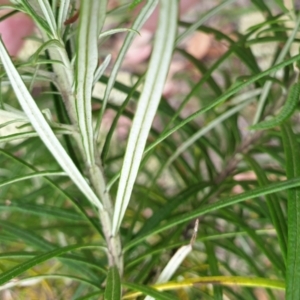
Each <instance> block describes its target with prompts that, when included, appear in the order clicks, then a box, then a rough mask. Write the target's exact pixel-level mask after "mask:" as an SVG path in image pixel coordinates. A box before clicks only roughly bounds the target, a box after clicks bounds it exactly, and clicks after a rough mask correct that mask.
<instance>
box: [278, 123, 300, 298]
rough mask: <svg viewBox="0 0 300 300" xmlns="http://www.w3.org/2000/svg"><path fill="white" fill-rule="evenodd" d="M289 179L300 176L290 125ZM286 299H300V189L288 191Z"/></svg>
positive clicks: (285, 137)
mask: <svg viewBox="0 0 300 300" xmlns="http://www.w3.org/2000/svg"><path fill="white" fill-rule="evenodd" d="M281 130H282V141H283V145H284V152H285V158H286V173H287V177H288V178H295V177H297V176H299V175H300V160H299V144H298V143H296V136H295V134H294V133H293V131H292V129H291V125H290V124H289V123H285V124H283V125H282V126H281ZM287 219H288V251H287V274H286V299H287V300H292V299H293V300H294V299H299V298H300V285H299V282H300V255H299V249H300V188H299V187H297V188H294V189H289V190H288V216H287Z"/></svg>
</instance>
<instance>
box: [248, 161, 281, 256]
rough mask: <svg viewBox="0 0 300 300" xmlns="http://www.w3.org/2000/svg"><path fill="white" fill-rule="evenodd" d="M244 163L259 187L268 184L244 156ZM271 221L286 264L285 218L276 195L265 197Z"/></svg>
mask: <svg viewBox="0 0 300 300" xmlns="http://www.w3.org/2000/svg"><path fill="white" fill-rule="evenodd" d="M245 158H246V162H247V163H249V164H250V165H251V167H252V169H253V171H254V172H255V174H256V176H257V180H258V182H259V184H260V186H266V185H268V184H269V180H268V178H267V176H266V175H265V171H264V170H263V169H262V168H261V167H260V166H259V164H258V163H257V162H256V161H255V160H254V159H253V158H251V157H249V156H245ZM266 200H267V205H268V209H269V213H270V216H271V221H272V223H273V226H274V228H275V229H276V233H277V237H278V241H279V246H280V249H281V253H282V257H283V260H284V261H285V262H286V258H287V224H286V220H285V216H284V214H283V212H282V208H281V206H280V202H279V197H278V196H277V195H276V194H270V195H268V196H266Z"/></svg>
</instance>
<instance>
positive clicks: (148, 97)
mask: <svg viewBox="0 0 300 300" xmlns="http://www.w3.org/2000/svg"><path fill="white" fill-rule="evenodd" d="M176 18H177V3H176V2H174V1H173V0H164V1H161V4H160V17H159V25H158V29H157V32H156V37H155V42H154V46H153V52H152V56H151V60H150V64H149V71H148V73H147V75H146V79H145V85H144V89H143V92H142V94H141V98H140V99H139V103H138V107H137V111H136V114H135V117H134V120H133V124H132V129H131V131H130V135H129V139H128V144H127V149H126V153H125V157H124V162H123V166H122V171H121V178H120V182H119V187H118V193H117V198H116V204H115V212H114V217H113V234H116V232H117V231H118V229H119V227H120V224H121V222H122V219H123V216H124V214H125V210H126V208H127V205H128V203H129V200H130V197H131V192H132V188H133V185H134V182H135V179H136V176H137V172H138V169H139V166H140V163H141V159H142V155H143V151H144V148H145V144H146V141H147V137H148V134H149V131H150V128H151V124H152V121H153V118H154V115H155V113H156V110H157V107H158V104H159V100H160V98H161V94H162V91H163V86H164V82H165V79H166V76H167V72H168V68H169V63H170V60H171V57H172V52H173V45H174V40H175V34H176Z"/></svg>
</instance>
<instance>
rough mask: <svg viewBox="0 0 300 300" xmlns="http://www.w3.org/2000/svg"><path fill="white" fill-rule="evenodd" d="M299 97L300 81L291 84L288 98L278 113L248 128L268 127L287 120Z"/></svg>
mask: <svg viewBox="0 0 300 300" xmlns="http://www.w3.org/2000/svg"><path fill="white" fill-rule="evenodd" d="M299 97H300V83H295V84H293V85H292V87H291V89H290V92H289V95H288V98H287V100H286V102H285V103H284V106H283V107H282V110H281V111H280V113H279V114H278V115H277V116H276V117H274V118H272V119H270V120H266V121H263V122H260V123H258V124H255V125H252V126H250V129H269V128H272V127H275V126H278V125H280V124H281V123H282V122H284V121H285V120H287V119H288V118H289V117H290V116H291V115H292V114H293V112H294V111H295V109H296V107H297V104H298V101H299Z"/></svg>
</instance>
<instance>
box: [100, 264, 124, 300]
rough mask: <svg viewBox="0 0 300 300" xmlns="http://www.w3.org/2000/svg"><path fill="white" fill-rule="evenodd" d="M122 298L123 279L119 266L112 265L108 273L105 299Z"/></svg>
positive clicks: (115, 299)
mask: <svg viewBox="0 0 300 300" xmlns="http://www.w3.org/2000/svg"><path fill="white" fill-rule="evenodd" d="M117 299H121V280H120V275H119V271H118V268H117V267H111V268H110V269H109V270H108V274H107V283H106V288H105V293H104V300H117Z"/></svg>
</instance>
